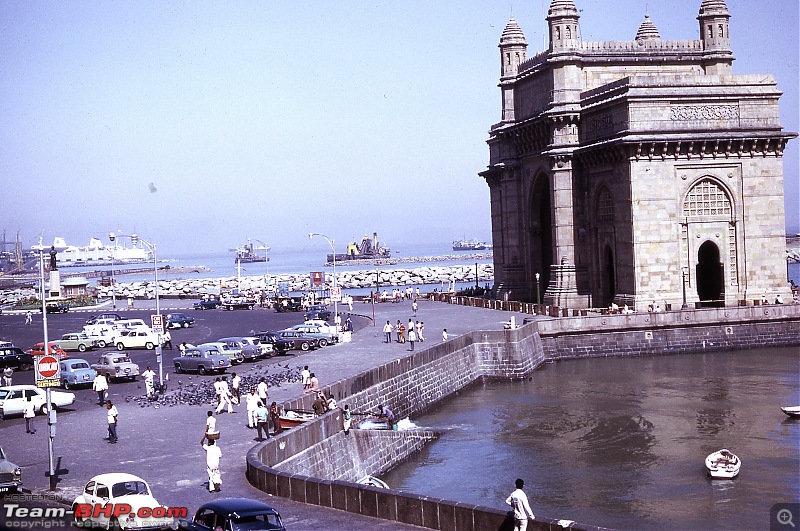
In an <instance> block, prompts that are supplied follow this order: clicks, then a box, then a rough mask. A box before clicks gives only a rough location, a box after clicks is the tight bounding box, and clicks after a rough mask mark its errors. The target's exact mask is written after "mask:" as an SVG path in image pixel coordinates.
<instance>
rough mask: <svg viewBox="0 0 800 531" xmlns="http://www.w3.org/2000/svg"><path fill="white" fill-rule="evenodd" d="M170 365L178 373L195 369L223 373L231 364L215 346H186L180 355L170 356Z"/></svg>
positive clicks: (204, 372)
mask: <svg viewBox="0 0 800 531" xmlns="http://www.w3.org/2000/svg"><path fill="white" fill-rule="evenodd" d="M172 365H173V366H174V367H175V372H176V373H178V374H180V373H182V372H186V371H197V372H199V373H200V374H208V373H213V372H218V373H223V372H225V370H226V369H227V368H228V367H230V366H231V360H230V358H229V357H228V356H226V355H225V354H220V352H219V351H218V350H217V349H216V348H215V347H204V346H199V347H190V348H187V349H186V351H185V352H184V353H183V354H182V355H180V356H178V357H177V358H172Z"/></svg>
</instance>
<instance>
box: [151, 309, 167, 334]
mask: <svg viewBox="0 0 800 531" xmlns="http://www.w3.org/2000/svg"><path fill="white" fill-rule="evenodd" d="M150 322H151V324H152V325H153V330H155V331H157V332H158V333H160V334H163V333H164V316H163V315H161V314H156V315H151V316H150Z"/></svg>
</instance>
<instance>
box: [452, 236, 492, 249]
mask: <svg viewBox="0 0 800 531" xmlns="http://www.w3.org/2000/svg"><path fill="white" fill-rule="evenodd" d="M489 247H490V245H488V244H487V243H486V242H482V241H478V240H476V239H472V240H454V241H453V250H454V251H483V250H485V249H488V248H489Z"/></svg>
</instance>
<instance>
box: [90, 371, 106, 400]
mask: <svg viewBox="0 0 800 531" xmlns="http://www.w3.org/2000/svg"><path fill="white" fill-rule="evenodd" d="M92 390H93V391H97V405H99V406H102V405H103V404H104V403H105V399H106V391H108V380H106V377H105V376H103V375H102V374H98V375H97V376H95V377H94V383H92Z"/></svg>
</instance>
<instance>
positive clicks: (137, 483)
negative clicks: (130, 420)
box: [72, 472, 185, 529]
mask: <svg viewBox="0 0 800 531" xmlns="http://www.w3.org/2000/svg"><path fill="white" fill-rule="evenodd" d="M102 506H112V507H122V506H127V507H126V508H127V509H129V510H128V511H127V514H121V515H119V516H114V514H113V511H98V510H97V508H98V507H102ZM157 507H160V508H163V510H159V511H154V509H156V508H157ZM142 509H145V510H144V511H143V510H142ZM154 512H155V513H156V514H159V513H161V512H163V513H164V514H165V515H168V516H164V517H159V518H156V517H155V516H153V515H152V513H154ZM175 512H176V511H171V510H169V508H168V507H165V506H163V505H161V504H160V503H158V501H156V499H155V498H154V497H153V495H152V493H151V491H150V486H149V485H148V484H147V482H146V481H145V480H143V479H142V478H140V477H138V476H134V475H133V474H125V473H122V472H112V473H110V474H100V475H99V476H95V477H93V478H92V479H91V480H89V482H88V483H87V484H86V486H85V487H84V488H83V492H82V493H81V494H80V495H79V496H78V497H77V498H75V501H73V502H72V513H73V518H74V519H75V525H76V526H77V527H96V528H102V529H105V528H108V529H168V528H173V529H174V528H176V527H177V525H176V521H175V518H174V517H173V516H171V515H172V514H175ZM87 513H88V514H87ZM181 514H185V510H184V511H182V512H181ZM84 515H85V516H84Z"/></svg>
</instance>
